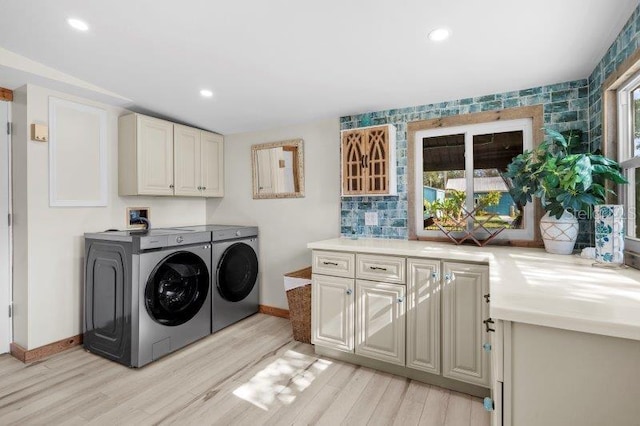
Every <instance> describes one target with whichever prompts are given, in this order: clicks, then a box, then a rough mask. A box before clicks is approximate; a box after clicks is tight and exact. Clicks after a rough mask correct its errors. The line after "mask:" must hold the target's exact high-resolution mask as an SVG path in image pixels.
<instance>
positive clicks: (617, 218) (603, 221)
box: [593, 204, 624, 263]
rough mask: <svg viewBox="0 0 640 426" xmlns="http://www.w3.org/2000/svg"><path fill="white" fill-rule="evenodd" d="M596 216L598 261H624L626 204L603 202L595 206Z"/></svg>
mask: <svg viewBox="0 0 640 426" xmlns="http://www.w3.org/2000/svg"><path fill="white" fill-rule="evenodd" d="M593 209H594V216H595V241H596V261H598V262H602V263H623V262H624V254H623V251H624V206H622V205H620V204H601V205H597V206H594V207H593Z"/></svg>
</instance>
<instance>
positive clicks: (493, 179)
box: [413, 119, 534, 240]
mask: <svg viewBox="0 0 640 426" xmlns="http://www.w3.org/2000/svg"><path fill="white" fill-rule="evenodd" d="M532 139H533V137H532V120H531V119H517V120H505V121H495V122H489V123H479V124H472V125H465V126H454V127H445V128H436V129H428V130H421V131H417V132H416V133H415V138H414V141H413V143H414V144H415V145H414V149H415V155H414V161H415V163H414V167H415V170H416V173H414V177H415V182H414V191H415V193H414V197H415V198H414V199H415V200H416V202H415V204H414V205H415V209H416V211H415V215H414V218H415V228H416V235H417V236H418V237H440V236H442V233H441V232H440V231H439V230H438V228H437V227H436V226H435V225H434V224H433V221H432V219H433V218H435V219H437V220H438V223H439V224H440V225H442V226H444V227H446V228H448V229H450V230H462V229H463V228H467V229H472V228H473V227H474V225H473V223H472V221H471V220H467V221H464V220H461V219H463V218H464V210H466V211H471V210H473V209H474V208H476V217H478V219H479V220H481V221H483V222H485V225H484V226H485V227H487V228H492V227H493V228H498V227H505V228H506V230H505V231H503V232H502V233H501V234H500V235H499V236H498V239H510V240H511V239H514V240H516V239H517V240H531V239H533V236H534V227H533V222H534V221H533V215H534V208H533V203H529V204H528V205H526V206H521V205H517V204H516V203H515V202H514V201H513V199H512V198H511V195H510V194H509V185H510V181H509V180H508V179H505V178H503V173H504V171H505V170H506V167H507V164H509V163H510V162H511V160H512V158H513V157H515V156H516V155H518V154H521V153H522V152H523V151H524V150H528V149H529V150H530V149H532V147H533V143H532ZM480 237H481V238H482V237H485V236H482V235H480Z"/></svg>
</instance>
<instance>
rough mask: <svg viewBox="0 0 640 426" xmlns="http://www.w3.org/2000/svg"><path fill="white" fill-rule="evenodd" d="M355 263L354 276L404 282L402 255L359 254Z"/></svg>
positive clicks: (373, 279) (403, 260)
mask: <svg viewBox="0 0 640 426" xmlns="http://www.w3.org/2000/svg"><path fill="white" fill-rule="evenodd" d="M356 264H357V266H356V278H361V279H364V280H372V281H384V282H388V283H398V284H404V283H405V269H406V266H405V264H406V260H405V258H404V257H394V256H376V255H372V254H359V255H358V258H357V262H356Z"/></svg>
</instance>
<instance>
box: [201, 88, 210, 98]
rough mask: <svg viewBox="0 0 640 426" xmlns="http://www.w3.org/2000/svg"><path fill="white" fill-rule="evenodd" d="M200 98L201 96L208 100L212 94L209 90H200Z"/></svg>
mask: <svg viewBox="0 0 640 426" xmlns="http://www.w3.org/2000/svg"><path fill="white" fill-rule="evenodd" d="M200 96H202V97H203V98H210V97H212V96H213V92H212V91H211V90H207V89H202V90H201V91H200Z"/></svg>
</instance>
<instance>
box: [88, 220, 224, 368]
mask: <svg viewBox="0 0 640 426" xmlns="http://www.w3.org/2000/svg"><path fill="white" fill-rule="evenodd" d="M211 252H212V249H211V232H206V231H200V232H198V231H195V230H188V229H179V228H175V229H153V230H149V231H116V232H103V233H95V234H85V259H86V268H85V317H84V347H85V349H87V350H88V351H90V352H93V353H96V354H98V355H102V356H104V357H106V358H109V359H111V360H114V361H117V362H120V363H122V364H124V365H127V366H130V367H142V366H143V365H145V364H148V363H150V362H151V361H155V360H156V359H158V358H160V357H162V356H164V355H167V354H169V353H171V352H173V351H175V350H177V349H180V348H182V347H184V346H186V345H188V344H190V343H192V342H195V341H196V340H198V339H201V338H203V337H205V336H208V335H209V334H210V333H211V291H210V287H211V285H210V283H211V276H212V270H211Z"/></svg>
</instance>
